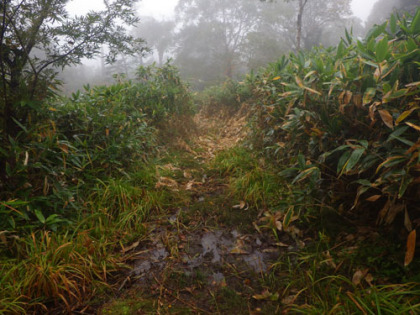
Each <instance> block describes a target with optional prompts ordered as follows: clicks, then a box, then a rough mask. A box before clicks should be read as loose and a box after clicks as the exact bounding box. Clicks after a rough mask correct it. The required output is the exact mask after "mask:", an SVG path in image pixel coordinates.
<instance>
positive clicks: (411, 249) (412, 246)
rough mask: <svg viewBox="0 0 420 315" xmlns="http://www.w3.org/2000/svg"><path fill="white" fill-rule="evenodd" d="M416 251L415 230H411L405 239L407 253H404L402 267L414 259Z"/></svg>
mask: <svg viewBox="0 0 420 315" xmlns="http://www.w3.org/2000/svg"><path fill="white" fill-rule="evenodd" d="M415 251H416V230H412V231H411V233H410V234H408V238H407V251H406V252H405V259H404V267H406V266H408V265H409V264H410V263H411V262H412V261H413V258H414V253H415Z"/></svg>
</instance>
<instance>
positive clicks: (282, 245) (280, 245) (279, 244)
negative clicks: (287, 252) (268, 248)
mask: <svg viewBox="0 0 420 315" xmlns="http://www.w3.org/2000/svg"><path fill="white" fill-rule="evenodd" d="M274 245H276V246H279V247H289V246H290V245H288V244H286V243H282V242H278V243H275V244H274Z"/></svg>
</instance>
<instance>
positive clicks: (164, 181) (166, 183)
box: [155, 177, 178, 188]
mask: <svg viewBox="0 0 420 315" xmlns="http://www.w3.org/2000/svg"><path fill="white" fill-rule="evenodd" d="M162 187H170V188H177V187H178V183H177V182H176V181H175V180H174V179H172V178H168V177H160V178H159V181H158V182H157V183H156V185H155V188H162Z"/></svg>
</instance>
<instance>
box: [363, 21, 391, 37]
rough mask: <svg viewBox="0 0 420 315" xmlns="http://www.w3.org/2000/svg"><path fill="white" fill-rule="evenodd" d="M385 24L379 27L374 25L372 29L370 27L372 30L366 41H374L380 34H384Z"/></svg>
mask: <svg viewBox="0 0 420 315" xmlns="http://www.w3.org/2000/svg"><path fill="white" fill-rule="evenodd" d="M387 24H388V23H387V22H385V23H383V24H381V25H375V26H374V27H372V29H371V30H370V31H369V33H368V34H367V35H366V39H367V41H369V40H371V39H375V38H376V37H378V36H379V35H381V34H382V33H384V32H385V30H386V26H387Z"/></svg>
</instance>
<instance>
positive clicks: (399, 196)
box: [249, 10, 420, 241]
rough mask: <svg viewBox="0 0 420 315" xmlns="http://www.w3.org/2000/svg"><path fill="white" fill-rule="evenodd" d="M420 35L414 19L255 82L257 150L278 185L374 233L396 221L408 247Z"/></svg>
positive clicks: (415, 211) (414, 219) (415, 189)
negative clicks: (283, 182)
mask: <svg viewBox="0 0 420 315" xmlns="http://www.w3.org/2000/svg"><path fill="white" fill-rule="evenodd" d="M419 36H420V11H419V10H418V11H417V14H416V15H415V16H414V17H410V16H409V17H406V18H397V17H395V16H392V17H391V19H390V20H389V21H388V22H386V23H384V24H382V25H379V26H375V27H374V28H373V29H372V30H371V31H370V32H369V34H368V35H367V37H366V39H365V40H363V41H360V40H356V39H354V38H352V37H351V36H350V35H349V34H348V36H347V38H346V39H343V40H342V41H341V43H340V44H339V45H338V47H337V48H328V49H324V48H315V49H314V50H312V51H309V52H301V53H299V54H297V55H293V54H292V55H290V57H289V58H286V57H282V58H281V59H280V60H279V61H278V62H277V63H274V64H272V65H271V66H269V67H268V68H267V69H265V70H264V71H263V72H262V73H260V74H258V75H257V76H253V77H250V78H249V82H250V84H251V85H252V86H253V88H254V91H255V98H256V99H257V102H256V103H255V105H254V108H253V117H252V125H253V128H252V130H253V137H254V142H253V143H254V147H256V148H259V149H261V150H262V151H264V153H265V154H266V156H269V157H270V158H272V159H274V160H275V161H276V162H275V163H276V164H277V165H280V166H282V167H283V168H284V170H283V172H282V173H281V176H283V177H285V178H288V179H289V180H290V181H291V182H292V184H294V187H295V188H296V189H300V190H306V191H308V192H310V193H311V195H312V196H313V198H314V200H317V203H318V204H320V205H321V207H320V208H322V205H324V204H326V205H330V206H333V207H334V208H335V209H337V211H338V212H340V214H342V215H344V216H347V217H349V218H355V219H357V218H358V217H361V216H362V217H363V218H364V219H366V220H367V222H368V223H369V224H371V225H372V226H373V225H375V224H376V223H378V224H380V225H385V226H391V225H392V224H393V223H394V221H395V222H397V221H398V224H399V226H398V227H397V228H398V230H399V229H400V228H404V227H405V229H406V231H405V232H404V233H403V237H404V241H405V239H406V238H407V236H408V234H409V233H410V232H412V231H415V228H416V226H418V224H419V222H418V220H419V218H420V208H419V201H420V200H419V196H420V195H419V183H420V177H419V171H420V169H419V162H420V155H419V153H420V151H419V131H420V115H419V113H420V112H419V104H420V103H419V96H420V75H419V73H420V72H419V67H420V49H419V43H420V37H419ZM284 166H286V167H284ZM314 215H317V213H316V212H315V213H314Z"/></svg>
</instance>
